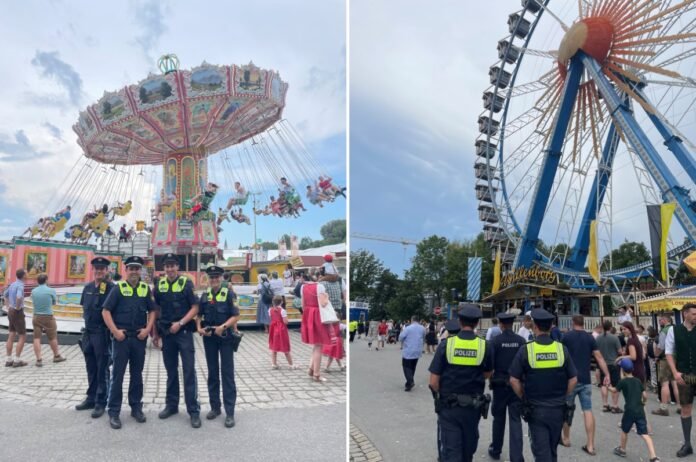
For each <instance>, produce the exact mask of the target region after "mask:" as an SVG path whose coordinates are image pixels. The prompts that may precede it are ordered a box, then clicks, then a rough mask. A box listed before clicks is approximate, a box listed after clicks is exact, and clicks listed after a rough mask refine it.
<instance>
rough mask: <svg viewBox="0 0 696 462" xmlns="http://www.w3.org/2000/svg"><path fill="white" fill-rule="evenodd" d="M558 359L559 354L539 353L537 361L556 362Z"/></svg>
mask: <svg viewBox="0 0 696 462" xmlns="http://www.w3.org/2000/svg"><path fill="white" fill-rule="evenodd" d="M557 359H558V353H537V354H536V360H537V361H555V360H557Z"/></svg>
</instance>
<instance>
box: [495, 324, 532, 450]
mask: <svg viewBox="0 0 696 462" xmlns="http://www.w3.org/2000/svg"><path fill="white" fill-rule="evenodd" d="M498 319H499V320H500V324H501V325H505V326H506V328H505V329H503V331H502V333H501V334H499V335H496V336H495V337H494V338H493V340H491V341H490V342H489V343H490V346H491V349H492V350H493V371H494V372H493V376H492V377H491V381H490V387H491V390H493V403H492V405H491V415H492V416H493V441H492V442H491V445H490V446H489V447H488V454H489V455H490V456H491V457H492V458H493V459H496V460H498V459H499V458H500V453H501V451H502V449H503V440H504V438H505V416H506V412H507V414H508V415H509V416H510V452H509V458H510V461H511V462H524V456H523V455H522V421H521V420H520V405H521V404H522V402H521V401H520V399H519V398H518V397H517V395H516V394H515V392H514V391H513V390H512V388H511V387H510V376H509V375H508V369H510V364H512V360H513V359H515V356H516V355H517V352H518V351H519V349H520V347H521V346H523V345H525V344H526V343H527V341H526V340H525V339H523V338H522V337H521V336H519V335H517V334H515V333H514V332H513V331H512V322H513V320H514V319H515V315H513V314H510V313H501V314H499V315H498Z"/></svg>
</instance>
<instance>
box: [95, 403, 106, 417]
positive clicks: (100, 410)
mask: <svg viewBox="0 0 696 462" xmlns="http://www.w3.org/2000/svg"><path fill="white" fill-rule="evenodd" d="M102 415H104V406H102V405H100V404H97V405H95V406H94V410H93V411H92V418H93V419H98V418H99V417H101V416H102Z"/></svg>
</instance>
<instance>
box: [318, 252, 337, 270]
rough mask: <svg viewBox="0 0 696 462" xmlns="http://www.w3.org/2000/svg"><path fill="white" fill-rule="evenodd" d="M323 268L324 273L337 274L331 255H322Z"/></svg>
mask: <svg viewBox="0 0 696 462" xmlns="http://www.w3.org/2000/svg"><path fill="white" fill-rule="evenodd" d="M321 266H322V267H323V268H324V274H338V270H337V269H336V265H334V264H333V255H331V254H326V255H324V264H323V265H321Z"/></svg>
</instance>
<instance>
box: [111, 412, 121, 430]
mask: <svg viewBox="0 0 696 462" xmlns="http://www.w3.org/2000/svg"><path fill="white" fill-rule="evenodd" d="M109 425H111V428H113V429H114V430H118V429H119V428H121V419H120V418H119V416H117V415H112V416H110V417H109Z"/></svg>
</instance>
